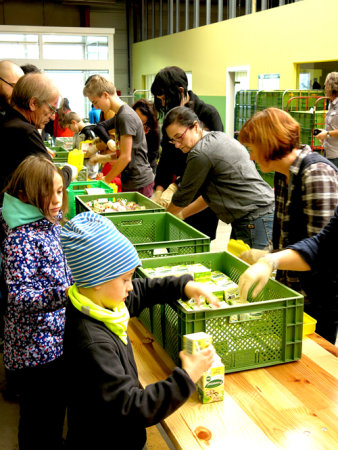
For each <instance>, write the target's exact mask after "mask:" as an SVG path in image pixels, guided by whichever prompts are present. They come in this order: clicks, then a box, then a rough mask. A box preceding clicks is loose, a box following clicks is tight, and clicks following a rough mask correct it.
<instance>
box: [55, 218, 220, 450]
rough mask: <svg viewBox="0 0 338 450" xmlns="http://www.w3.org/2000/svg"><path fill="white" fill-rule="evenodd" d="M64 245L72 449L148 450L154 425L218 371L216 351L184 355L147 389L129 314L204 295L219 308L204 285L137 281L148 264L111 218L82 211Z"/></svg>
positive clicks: (66, 230)
mask: <svg viewBox="0 0 338 450" xmlns="http://www.w3.org/2000/svg"><path fill="white" fill-rule="evenodd" d="M61 244H62V247H63V249H64V253H65V255H66V258H67V261H68V264H69V267H70V269H71V272H72V275H73V278H74V281H75V284H74V285H72V286H71V287H70V288H69V292H68V295H69V298H70V302H69V303H68V305H67V310H66V326H65V334H64V355H65V361H66V368H67V374H66V376H67V380H68V396H69V402H68V436H67V444H68V446H67V448H70V449H72V450H75V449H76V450H80V449H81V450H89V449H90V450H92V449H94V448H97V449H106V450H109V449H117V448H125V449H133V450H138V449H142V448H143V447H144V445H145V442H146V430H145V429H146V427H149V426H152V425H155V424H157V423H159V422H160V421H161V420H163V419H164V418H165V417H167V416H169V415H170V414H171V413H172V412H174V411H175V410H176V409H178V408H179V407H180V406H181V405H182V404H183V403H184V402H185V401H186V400H187V399H188V398H189V397H190V395H191V394H192V393H193V392H194V391H195V383H196V382H197V380H198V379H199V378H200V376H201V375H202V373H203V372H204V371H206V370H208V368H209V367H210V366H211V364H212V362H213V358H214V355H215V352H214V348H213V347H212V346H210V347H208V348H207V349H205V350H203V351H201V352H199V353H198V354H196V355H188V354H187V353H185V352H183V351H181V352H180V354H179V356H180V358H181V360H182V368H179V367H175V369H174V370H173V372H172V374H171V375H169V376H168V378H167V379H165V380H162V381H159V382H157V383H154V384H151V385H149V386H147V387H146V388H145V389H142V388H141V387H140V384H139V380H138V373H137V368H136V364H135V360H134V356H133V351H132V347H131V343H130V340H129V338H128V335H127V326H128V320H129V317H132V316H138V315H139V314H140V313H141V311H142V310H143V309H144V308H147V307H149V306H152V305H154V304H156V303H159V302H160V303H162V304H164V303H173V302H174V301H175V300H177V299H179V298H182V299H183V300H187V299H189V298H195V299H196V300H198V301H199V298H200V296H202V295H203V296H206V297H207V299H208V300H209V301H210V302H211V303H213V304H215V305H217V304H218V301H217V299H216V298H215V297H214V296H213V295H212V294H210V293H209V292H208V291H206V288H204V287H203V284H199V283H196V282H194V281H192V277H191V276H190V275H183V276H181V277H164V278H154V279H150V278H146V279H138V278H135V279H134V280H132V277H133V274H134V271H135V268H136V267H137V266H139V265H141V261H140V259H139V257H138V255H137V252H136V250H135V248H134V246H133V245H132V244H131V243H130V241H129V240H128V239H127V238H126V237H125V236H123V235H122V234H121V233H120V232H119V231H117V229H116V228H115V226H114V225H113V223H112V222H111V221H110V220H109V219H107V218H106V217H103V216H100V215H98V214H95V213H93V212H85V213H81V214H78V215H77V216H75V217H74V218H73V219H71V220H70V221H69V222H67V223H66V225H65V226H64V227H63V229H62V232H61Z"/></svg>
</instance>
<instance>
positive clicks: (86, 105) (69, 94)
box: [45, 70, 108, 118]
mask: <svg viewBox="0 0 338 450" xmlns="http://www.w3.org/2000/svg"><path fill="white" fill-rule="evenodd" d="M45 72H46V74H47V75H48V76H49V77H50V78H51V79H52V80H53V81H54V83H55V84H56V86H57V87H58V88H59V91H60V93H61V95H62V97H66V98H68V100H69V105H70V108H71V110H72V111H75V112H77V113H78V114H79V115H80V117H82V118H88V113H89V110H90V109H91V104H90V101H89V100H88V99H87V97H84V96H83V92H82V91H83V87H84V85H85V82H86V80H87V79H88V77H89V76H90V75H94V74H97V73H99V74H101V75H104V76H108V71H98V72H90V71H82V70H45Z"/></svg>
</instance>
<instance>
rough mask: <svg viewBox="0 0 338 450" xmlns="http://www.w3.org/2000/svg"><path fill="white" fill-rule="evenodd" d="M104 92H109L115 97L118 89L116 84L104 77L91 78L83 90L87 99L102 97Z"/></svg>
mask: <svg viewBox="0 0 338 450" xmlns="http://www.w3.org/2000/svg"><path fill="white" fill-rule="evenodd" d="M104 92H107V93H108V94H109V95H115V94H116V89H115V86H114V84H113V83H112V82H111V81H109V80H107V78H105V77H103V76H102V75H92V76H91V77H89V78H88V80H87V81H86V84H85V87H84V88H83V95H84V96H85V97H89V96H90V97H101V96H102V94H103V93H104Z"/></svg>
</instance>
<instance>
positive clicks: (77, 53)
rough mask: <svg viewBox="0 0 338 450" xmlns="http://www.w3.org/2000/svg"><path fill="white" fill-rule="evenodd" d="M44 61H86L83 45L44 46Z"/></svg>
mask: <svg viewBox="0 0 338 450" xmlns="http://www.w3.org/2000/svg"><path fill="white" fill-rule="evenodd" d="M43 57H44V59H80V60H82V59H85V58H84V56H83V47H82V45H76V44H75V45H74V44H44V45H43Z"/></svg>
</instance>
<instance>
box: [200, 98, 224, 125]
mask: <svg viewBox="0 0 338 450" xmlns="http://www.w3.org/2000/svg"><path fill="white" fill-rule="evenodd" d="M199 98H200V99H201V100H203V101H204V102H205V103H208V104H209V105H212V106H214V107H215V108H216V109H217V111H218V112H219V114H220V116H221V119H222V122H223V125H224V124H225V96H216V95H199Z"/></svg>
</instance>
